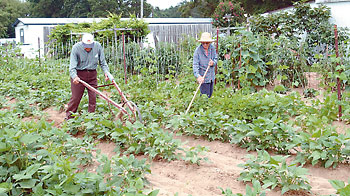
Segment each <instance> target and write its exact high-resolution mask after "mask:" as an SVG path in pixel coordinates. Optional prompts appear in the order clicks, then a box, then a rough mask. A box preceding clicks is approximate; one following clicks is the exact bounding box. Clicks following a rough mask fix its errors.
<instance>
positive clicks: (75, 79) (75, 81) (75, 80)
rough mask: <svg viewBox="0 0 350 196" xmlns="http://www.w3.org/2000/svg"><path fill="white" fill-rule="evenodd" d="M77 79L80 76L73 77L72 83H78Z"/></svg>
mask: <svg viewBox="0 0 350 196" xmlns="http://www.w3.org/2000/svg"><path fill="white" fill-rule="evenodd" d="M79 80H80V78H79V77H78V76H77V77H75V78H74V79H73V83H74V84H78V83H79Z"/></svg>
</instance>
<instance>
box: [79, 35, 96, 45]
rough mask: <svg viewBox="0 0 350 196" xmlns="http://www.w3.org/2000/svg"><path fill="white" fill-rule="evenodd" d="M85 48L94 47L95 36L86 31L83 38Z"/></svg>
mask: <svg viewBox="0 0 350 196" xmlns="http://www.w3.org/2000/svg"><path fill="white" fill-rule="evenodd" d="M82 42H83V47H84V48H93V47H94V36H93V35H92V34H90V33H85V34H84V35H83V38H82Z"/></svg>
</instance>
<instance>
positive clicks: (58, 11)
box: [28, 0, 152, 18]
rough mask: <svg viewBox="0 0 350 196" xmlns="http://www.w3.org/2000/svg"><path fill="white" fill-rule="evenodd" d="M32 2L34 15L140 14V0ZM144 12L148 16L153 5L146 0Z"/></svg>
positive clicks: (96, 15)
mask: <svg viewBox="0 0 350 196" xmlns="http://www.w3.org/2000/svg"><path fill="white" fill-rule="evenodd" d="M28 1H30V2H31V7H32V14H31V16H32V17H47V18H53V17H63V18H65V17H69V18H87V17H107V16H108V14H109V13H113V14H118V15H121V16H122V17H130V16H131V15H132V14H135V15H137V16H140V10H141V2H140V0H99V1H96V0H28ZM143 6H144V7H143V8H144V9H143V13H144V15H145V16H148V15H150V14H151V12H152V6H151V5H150V4H149V3H147V2H146V0H144V3H143Z"/></svg>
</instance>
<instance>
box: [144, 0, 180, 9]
mask: <svg viewBox="0 0 350 196" xmlns="http://www.w3.org/2000/svg"><path fill="white" fill-rule="evenodd" d="M146 1H147V3H149V4H151V5H152V6H153V7H159V9H161V10H163V9H167V8H170V7H171V6H173V7H175V6H177V5H178V4H179V3H181V2H182V1H184V0H146Z"/></svg>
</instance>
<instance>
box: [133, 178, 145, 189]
mask: <svg viewBox="0 0 350 196" xmlns="http://www.w3.org/2000/svg"><path fill="white" fill-rule="evenodd" d="M135 187H136V189H139V190H142V189H143V181H142V179H141V178H138V179H137V180H136V184H135Z"/></svg>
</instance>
